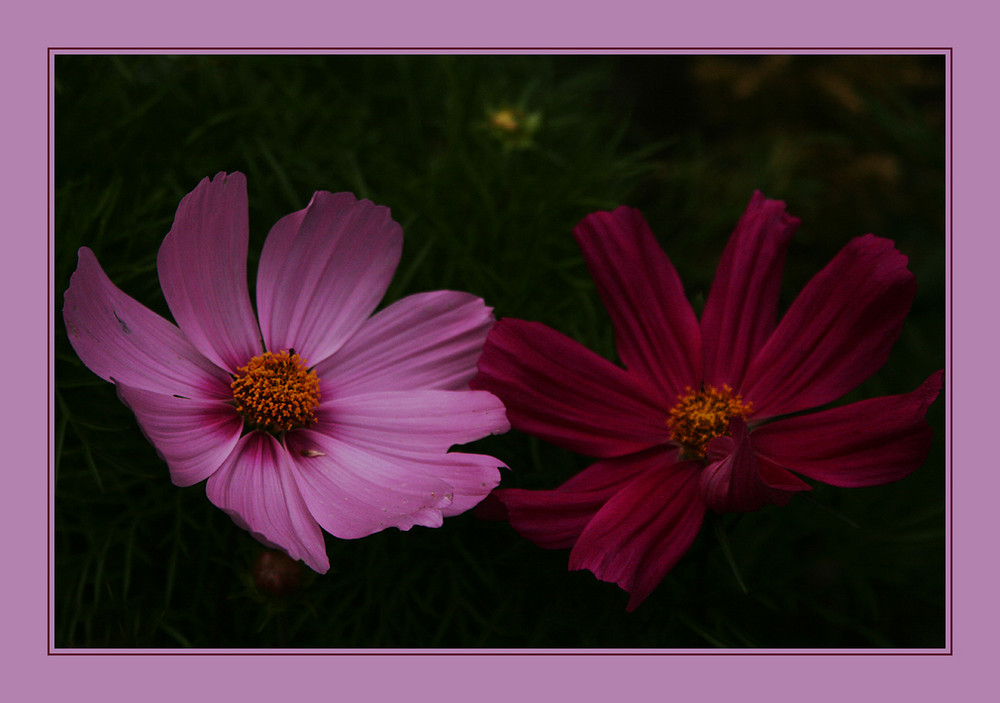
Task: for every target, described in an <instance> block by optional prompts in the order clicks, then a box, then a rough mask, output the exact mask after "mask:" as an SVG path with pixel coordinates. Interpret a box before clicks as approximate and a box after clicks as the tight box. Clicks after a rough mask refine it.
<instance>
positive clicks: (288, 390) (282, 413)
mask: <svg viewBox="0 0 1000 703" xmlns="http://www.w3.org/2000/svg"><path fill="white" fill-rule="evenodd" d="M290 351H291V354H289V352H287V351H282V352H278V353H277V354H274V353H272V352H264V353H263V354H261V355H259V356H255V357H254V358H252V359H250V361H249V362H247V365H246V366H241V367H239V368H238V369H236V378H235V379H234V380H233V382H232V384H230V388H232V389H233V399H234V400H235V401H236V409H237V410H239V411H240V413H242V415H243V417H244V418H246V421H247V422H248V423H249V424H250V425H251V426H253V427H255V428H258V429H262V430H267V431H268V432H283V431H285V430H290V429H293V428H295V427H306V426H308V425H311V424H312V423H313V422H315V420H316V416H315V415H314V414H313V410H315V409H316V406H317V405H319V378H317V377H316V372H315V371H310V370H309V369H308V367H307V366H306V362H305V359H302V358H301V357H300V356H299V355H298V354H296V353H295V350H294V349H292V350H290Z"/></svg>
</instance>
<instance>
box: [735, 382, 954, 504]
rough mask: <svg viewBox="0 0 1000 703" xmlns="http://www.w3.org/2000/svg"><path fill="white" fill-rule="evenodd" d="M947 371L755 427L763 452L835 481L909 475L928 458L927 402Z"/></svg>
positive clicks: (849, 483)
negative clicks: (900, 390) (891, 391)
mask: <svg viewBox="0 0 1000 703" xmlns="http://www.w3.org/2000/svg"><path fill="white" fill-rule="evenodd" d="M943 379H944V372H943V371H939V372H937V373H935V374H932V375H931V376H930V378H928V379H927V380H926V381H924V383H923V384H922V385H921V386H920V387H919V388H917V389H916V390H915V391H913V392H912V393H905V394H903V395H894V396H886V397H882V398H872V399H870V400H862V401H860V402H858V403H851V404H850V405H844V406H841V407H839V408H833V409H831V410H824V411H822V412H817V413H810V414H807V415H800V416H798V417H793V418H788V419H785V420H777V421H775V422H772V423H769V424H766V425H764V426H762V427H759V428H757V429H756V430H754V433H753V445H754V450H755V451H756V452H757V453H758V454H759V455H760V456H762V457H767V458H768V459H769V460H771V461H773V462H775V463H776V464H779V465H781V466H783V467H786V468H788V469H791V470H792V471H796V472H798V473H800V474H802V475H804V476H808V477H809V478H812V479H816V480H817V481H823V482H824V483H829V484H831V485H834V486H843V487H847V488H853V487H857V486H878V485H881V484H884V483H890V482H892V481H898V480H899V479H901V478H903V477H905V476H908V475H909V474H910V473H912V472H913V471H914V470H916V469H917V468H918V467H919V466H920V465H921V464H923V462H924V461H925V460H926V459H927V453H928V452H929V451H930V446H931V428H930V425H928V424H927V422H926V421H925V420H924V416H925V415H926V413H927V408H928V407H929V406H930V404H931V403H932V402H934V399H935V398H937V396H938V393H939V392H940V391H941V384H942V382H943Z"/></svg>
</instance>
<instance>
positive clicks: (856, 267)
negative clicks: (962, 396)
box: [472, 193, 943, 610]
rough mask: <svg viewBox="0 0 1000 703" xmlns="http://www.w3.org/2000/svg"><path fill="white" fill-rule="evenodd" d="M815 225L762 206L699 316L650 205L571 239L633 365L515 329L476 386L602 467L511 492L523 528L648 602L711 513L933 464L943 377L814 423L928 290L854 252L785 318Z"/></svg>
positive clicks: (874, 365) (599, 216)
mask: <svg viewBox="0 0 1000 703" xmlns="http://www.w3.org/2000/svg"><path fill="white" fill-rule="evenodd" d="M798 224H799V221H798V220H797V219H796V218H794V217H791V216H789V215H788V214H786V212H785V206H784V203H781V202H778V201H775V200H766V199H765V198H764V196H763V195H761V194H760V193H755V194H754V196H753V198H752V199H751V201H750V205H749V207H748V208H747V211H746V214H744V216H743V218H742V219H741V220H740V222H739V225H738V226H737V227H736V231H735V233H734V234H733V236H732V238H731V239H730V241H729V244H728V246H727V247H726V249H725V252H724V253H723V255H722V261H721V263H720V265H719V269H718V271H717V273H716V276H715V280H714V282H713V284H712V288H711V290H710V292H709V295H708V299H707V302H706V304H705V309H704V312H703V314H702V316H701V320H700V321H699V320H698V318H697V317H696V316H695V313H694V311H693V310H692V308H691V305H690V304H689V303H688V301H687V299H686V298H685V297H684V291H683V288H682V286H681V281H680V278H679V277H678V275H677V272H676V271H675V270H674V268H673V266H672V265H671V263H670V260H669V259H668V258H667V256H666V254H664V252H663V250H662V249H661V248H660V247H659V246H658V245H657V242H656V239H655V238H654V236H653V234H652V232H651V231H650V229H649V226H648V225H647V224H646V222H645V220H644V219H643V218H642V215H641V214H639V212H638V211H636V210H632V209H629V208H619V209H617V210H615V211H614V212H598V213H594V214H592V215H590V216H588V217H587V218H585V219H584V220H583V221H582V222H581V223H580V224H579V226H577V228H576V230H575V231H574V234H575V236H576V240H577V242H578V243H579V245H580V247H581V249H582V250H583V255H584V257H585V259H586V261H587V265H588V267H589V268H590V272H591V274H592V275H593V277H594V279H595V281H596V283H597V287H598V290H599V292H600V294H601V297H602V299H603V300H604V304H605V306H606V307H607V309H608V311H609V313H610V315H611V318H612V320H613V323H614V327H615V340H616V346H617V348H618V354H619V356H620V358H621V361H622V362H623V364H624V367H625V368H622V367H620V366H618V365H616V364H613V363H612V362H610V361H608V360H606V359H604V358H603V357H600V356H598V355H597V354H595V353H594V352H592V351H590V350H588V349H586V348H585V347H583V346H582V345H580V344H578V343H577V342H575V341H573V340H571V339H569V338H567V337H565V336H563V335H562V334H559V333H558V332H555V331H553V330H552V329H550V328H548V327H546V326H544V325H542V324H539V323H535V322H526V321H523V320H512V319H504V320H500V321H499V322H498V323H497V324H496V325H495V326H494V328H493V330H492V331H491V332H490V335H489V337H488V339H487V341H486V346H485V348H484V351H483V355H482V357H481V358H480V361H479V375H478V376H477V377H476V378H475V379H474V380H473V382H472V387H473V388H480V389H485V390H489V391H492V392H493V393H495V394H496V395H498V396H499V397H500V398H501V400H503V401H504V404H505V405H506V407H507V417H508V418H509V419H510V422H511V424H512V426H513V427H515V428H517V429H520V430H523V431H525V432H528V433H530V434H533V435H536V436H538V437H541V438H543V439H546V440H548V441H550V442H553V443H554V444H557V445H559V446H562V447H565V448H566V449H569V450H572V451H575V452H579V453H581V454H586V455H588V456H592V457H596V458H598V459H600V461H598V462H597V463H595V464H593V465H592V466H590V467H588V468H587V469H585V470H584V471H582V472H580V473H579V474H578V475H576V476H575V477H573V478H571V479H570V480H569V481H567V482H566V483H564V484H563V485H562V486H560V487H559V488H557V489H555V490H550V491H529V490H520V489H502V490H497V491H496V492H495V495H496V497H497V498H499V500H500V501H501V502H502V503H503V505H504V506H505V507H506V512H507V516H508V518H509V520H510V522H511V524H512V525H513V527H514V529H515V530H517V531H518V532H519V533H520V534H522V535H523V536H525V537H527V538H528V539H530V540H532V541H533V542H535V543H536V544H538V545H540V546H542V547H546V548H551V549H561V548H572V551H571V552H570V557H569V567H570V569H573V570H577V569H589V570H590V571H592V572H593V573H594V574H595V575H596V576H597V578H599V579H601V580H603V581H610V582H614V583H617V584H618V585H619V586H621V587H622V588H623V589H625V590H626V591H627V592H628V593H629V594H630V598H629V603H628V609H629V610H633V609H634V608H636V607H637V606H638V605H639V604H640V603H641V602H642V601H643V600H644V599H645V598H646V597H647V596H648V595H649V594H650V592H651V591H652V590H653V589H654V588H655V587H656V585H657V584H658V583H659V582H660V581H661V580H662V579H663V577H664V575H666V573H667V572H668V571H669V570H670V569H671V568H673V566H674V564H676V563H677V561H678V559H680V557H681V556H682V555H683V554H684V552H685V551H687V549H688V547H689V546H690V545H691V543H692V542H693V540H694V538H695V536H696V535H697V533H698V531H699V529H700V527H701V523H702V520H703V518H704V516H705V513H706V511H707V510H712V511H714V512H718V513H727V512H745V511H752V510H757V509H759V508H762V507H764V506H765V505H768V504H777V505H783V504H785V503H787V502H788V501H789V500H790V499H791V498H792V496H794V495H795V494H796V493H797V492H799V491H806V490H809V489H810V488H811V487H810V485H809V484H808V483H806V482H805V481H803V480H802V479H801V478H799V477H798V476H797V475H796V474H800V475H802V476H805V477H807V478H810V479H815V480H818V481H822V482H825V483H829V484H833V485H835V486H872V485H878V484H882V483H888V482H890V481H895V480H898V479H901V478H903V477H904V476H906V475H907V474H909V473H910V472H912V471H913V470H914V469H916V468H917V467H918V466H920V464H921V463H922V462H923V461H924V460H925V458H926V456H927V453H928V450H929V447H930V442H931V429H930V427H929V426H928V424H927V423H926V421H925V420H924V415H925V413H926V411H927V408H928V406H929V405H930V404H931V402H932V401H933V400H934V399H935V398H936V397H937V395H938V392H939V391H940V389H941V384H942V377H943V372H938V373H935V374H933V375H932V376H931V377H930V378H929V379H927V381H926V382H924V384H923V385H921V386H920V387H919V388H918V389H917V390H915V391H913V392H912V393H907V394H904V395H897V396H890V397H884V398H875V399H872V400H864V401H861V402H858V403H852V404H849V405H844V406H842V407H836V408H833V409H827V410H821V411H819V412H814V413H811V414H799V415H794V416H792V414H793V413H799V412H800V411H803V410H810V409H812V408H817V407H819V406H821V405H824V404H826V403H829V402H830V401H833V400H836V399H837V398H839V397H840V396H842V395H844V394H845V393H847V392H848V391H850V390H852V389H853V388H855V387H856V386H857V385H858V384H860V383H861V382H862V381H863V380H865V379H866V378H868V377H869V376H870V375H871V374H873V373H874V372H875V371H876V370H877V369H878V368H879V367H880V366H882V364H883V363H884V362H885V360H886V358H887V356H888V354H889V349H890V347H891V346H892V344H893V342H894V341H895V339H896V337H897V336H898V335H899V332H900V329H901V328H902V326H903V320H904V318H905V317H906V314H907V312H908V311H909V309H910V304H911V302H912V300H913V295H914V291H915V288H916V283H915V280H914V276H913V274H912V273H910V271H909V270H907V267H906V265H907V259H906V257H905V256H903V255H902V254H900V253H899V252H898V251H896V249H895V247H894V245H893V243H892V242H891V241H889V240H887V239H880V238H878V237H875V236H872V235H866V236H864V237H860V238H858V239H855V240H853V241H851V242H850V243H848V244H847V246H846V247H844V249H843V250H842V251H841V252H840V253H839V254H838V255H837V256H836V257H835V258H834V259H833V261H831V262H830V264H829V265H827V266H826V268H824V269H823V270H822V271H820V272H819V273H818V274H817V275H816V276H815V277H814V278H813V279H812V280H811V281H810V282H809V284H808V285H807V286H806V287H805V289H804V290H803V291H802V292H801V294H800V295H799V296H798V298H796V300H795V301H794V302H793V304H792V305H791V307H790V308H789V309H788V311H787V312H786V313H785V314H784V316H783V317H782V318H781V321H780V322H778V294H779V288H780V280H781V271H782V268H783V266H784V259H785V251H786V248H787V246H788V243H789V240H790V239H791V237H792V234H793V232H794V231H795V229H796V227H797V226H798Z"/></svg>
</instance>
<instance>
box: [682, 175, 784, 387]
mask: <svg viewBox="0 0 1000 703" xmlns="http://www.w3.org/2000/svg"><path fill="white" fill-rule="evenodd" d="M798 226H799V220H798V219H797V218H795V217H792V216H791V215H789V214H787V213H786V212H785V204H784V203H783V202H781V201H779V200H767V199H766V198H765V197H764V195H763V194H762V193H761V192H760V191H757V192H755V193H754V194H753V197H752V198H751V199H750V204H749V205H748V206H747V210H746V212H745V213H744V214H743V217H742V218H741V219H740V222H739V224H738V225H736V231H735V232H734V233H733V236H732V237H731V238H730V240H729V243H728V244H727V245H726V250H725V251H724V252H723V254H722V259H721V261H720V262H719V268H718V270H717V271H716V274H715V280H714V281H713V282H712V289H711V291H710V292H709V294H708V300H707V301H706V303H705V311H704V313H702V317H701V336H702V345H703V348H704V354H705V383H707V384H709V385H713V386H715V387H716V388H721V387H722V386H723V385H729V386H731V387H732V388H738V387H739V385H740V381H742V380H743V374H744V372H745V371H746V368H747V366H748V365H749V363H750V360H751V359H753V357H754V355H755V354H756V353H757V352H758V351H759V350H760V348H761V347H763V346H764V343H765V342H766V341H767V338H768V337H769V336H770V335H771V333H772V332H773V331H774V328H775V326H776V324H777V317H778V296H779V294H780V292H781V273H782V270H783V269H784V266H785V252H786V250H787V248H788V243H789V241H791V238H792V235H793V234H794V233H795V230H796V228H797V227H798Z"/></svg>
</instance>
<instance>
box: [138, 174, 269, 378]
mask: <svg viewBox="0 0 1000 703" xmlns="http://www.w3.org/2000/svg"><path fill="white" fill-rule="evenodd" d="M247 218H248V214H247V182H246V178H245V177H244V176H243V174H242V173H231V174H229V175H226V174H225V173H219V174H216V176H215V178H214V179H213V180H209V179H207V178H205V179H204V180H202V182H201V183H199V184H198V187H197V188H195V189H194V190H193V191H191V192H190V193H188V194H187V195H185V196H184V199H183V200H181V204H180V205H179V206H178V207H177V214H176V215H175V216H174V226H173V227H172V228H171V229H170V232H169V233H168V234H167V236H166V238H165V239H164V240H163V244H162V245H160V252H159V254H158V255H157V258H156V267H157V269H158V270H159V273H160V286H161V287H162V288H163V296H164V297H165V298H166V299H167V305H169V306H170V312H171V313H172V314H173V316H174V319H175V320H177V324H178V325H180V328H181V329H182V330H184V334H185V335H186V336H187V338H188V339H190V340H191V343H192V344H193V345H194V346H195V347H196V348H197V349H198V351H200V352H201V353H202V354H204V355H205V356H206V357H208V358H209V359H211V360H212V361H214V362H215V363H216V364H218V365H219V366H221V367H222V368H224V369H226V370H227V371H229V372H234V371H235V370H236V369H237V367H239V366H242V365H244V364H245V363H246V362H247V361H249V360H250V358H251V357H253V356H255V355H257V354H259V353H260V352H261V351H262V350H261V343H260V331H259V330H258V327H257V319H256V318H255V317H254V314H253V308H252V307H251V306H250V295H249V293H248V292H247V239H248V237H249V225H248V223H247Z"/></svg>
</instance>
